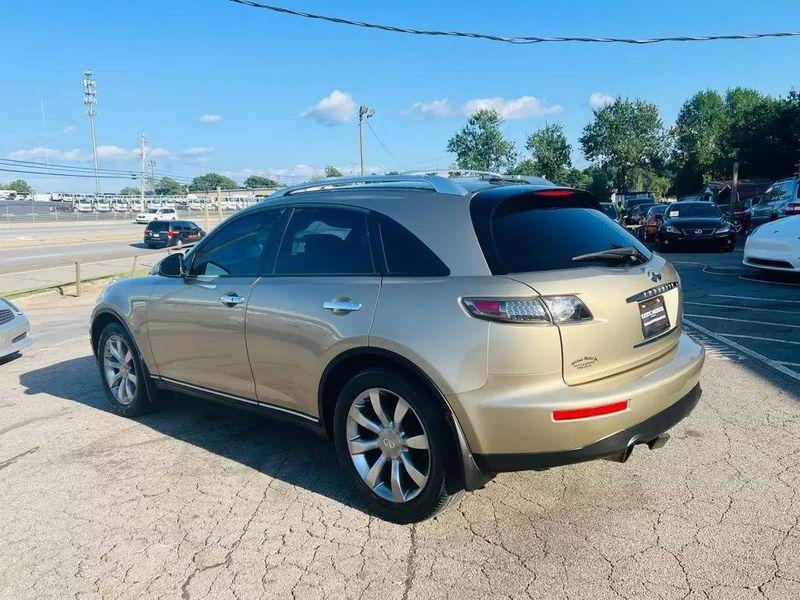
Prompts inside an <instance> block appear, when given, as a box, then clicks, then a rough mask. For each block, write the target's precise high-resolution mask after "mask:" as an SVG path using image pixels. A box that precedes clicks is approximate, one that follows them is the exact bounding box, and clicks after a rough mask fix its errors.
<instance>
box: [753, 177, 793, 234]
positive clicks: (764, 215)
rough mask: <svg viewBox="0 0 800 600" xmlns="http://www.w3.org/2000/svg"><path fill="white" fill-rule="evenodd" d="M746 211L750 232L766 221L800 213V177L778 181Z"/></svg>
mask: <svg viewBox="0 0 800 600" xmlns="http://www.w3.org/2000/svg"><path fill="white" fill-rule="evenodd" d="M746 213H747V217H746V218H745V219H744V221H745V223H744V227H745V231H747V232H748V233H750V232H751V231H752V230H753V229H755V228H756V227H758V226H759V225H763V224H764V223H769V222H770V221H775V220H776V219H782V218H783V217H791V216H793V215H800V178H799V177H791V178H789V179H782V180H781V181H776V182H775V183H773V184H772V185H771V186H769V188H767V191H766V192H764V195H763V196H761V198H759V199H758V201H757V202H754V203H753V206H751V207H750V209H749V210H747V211H746Z"/></svg>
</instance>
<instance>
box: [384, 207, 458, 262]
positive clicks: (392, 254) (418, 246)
mask: <svg viewBox="0 0 800 600" xmlns="http://www.w3.org/2000/svg"><path fill="white" fill-rule="evenodd" d="M378 229H379V230H380V234H381V246H382V248H383V258H384V261H385V264H386V274H387V275H394V276H416V277H446V276H448V275H450V269H448V268H447V265H445V264H444V263H443V262H442V261H441V259H440V258H439V257H438V256H436V254H434V253H433V251H432V250H431V249H430V248H428V247H427V246H426V245H425V244H424V243H423V242H422V241H421V240H420V239H419V238H418V237H417V236H415V235H414V234H413V233H411V232H410V231H409V230H408V229H406V228H405V227H403V226H402V225H400V223H398V222H397V221H394V220H392V219H390V218H388V217H385V216H379V217H378Z"/></svg>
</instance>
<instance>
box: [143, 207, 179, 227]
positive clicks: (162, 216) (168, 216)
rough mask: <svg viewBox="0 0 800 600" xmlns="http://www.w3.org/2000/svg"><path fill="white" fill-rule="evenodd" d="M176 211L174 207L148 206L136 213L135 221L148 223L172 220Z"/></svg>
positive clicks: (176, 214)
mask: <svg viewBox="0 0 800 600" xmlns="http://www.w3.org/2000/svg"><path fill="white" fill-rule="evenodd" d="M177 218H178V213H176V212H175V209H174V208H148V209H147V210H145V211H144V212H140V213H139V214H138V215H136V222H137V223H150V222H151V221H174V220H175V219H177Z"/></svg>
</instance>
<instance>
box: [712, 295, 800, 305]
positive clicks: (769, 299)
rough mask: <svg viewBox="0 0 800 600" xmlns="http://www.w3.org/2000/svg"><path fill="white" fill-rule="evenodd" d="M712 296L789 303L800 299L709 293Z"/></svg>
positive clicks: (798, 302) (797, 301) (794, 302)
mask: <svg viewBox="0 0 800 600" xmlns="http://www.w3.org/2000/svg"><path fill="white" fill-rule="evenodd" d="M709 296H713V297H714V298H739V299H740V300H762V301H764V302H788V303H790V304H800V300H779V299H778V298H757V297H756V296H731V295H730V294H709Z"/></svg>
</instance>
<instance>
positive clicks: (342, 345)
mask: <svg viewBox="0 0 800 600" xmlns="http://www.w3.org/2000/svg"><path fill="white" fill-rule="evenodd" d="M367 217H368V215H367V213H366V211H363V210H359V209H354V208H346V207H339V206H332V205H325V206H306V207H300V208H295V209H294V211H293V213H292V216H291V218H290V220H289V224H288V226H287V228H286V233H285V234H284V236H283V242H282V243H281V248H280V251H279V253H278V259H277V261H276V265H275V272H274V275H273V276H271V277H263V278H261V279H260V280H259V281H258V282H257V283H256V284H255V285H254V286H253V289H252V292H251V295H250V302H249V304H248V309H247V348H248V352H249V356H250V364H251V365H252V368H253V375H254V377H255V382H256V392H257V395H258V399H259V400H260V401H261V402H264V403H267V404H270V405H273V406H279V407H282V408H286V409H289V410H292V411H296V412H300V413H303V414H306V415H312V416H314V415H316V413H317V386H318V385H319V381H320V378H321V375H322V371H323V369H324V368H325V366H327V364H328V363H329V362H330V360H331V359H332V358H333V357H334V356H336V355H338V354H339V353H340V352H343V351H345V350H347V349H348V348H350V347H354V346H366V345H367V343H368V336H369V330H370V325H371V323H372V318H373V315H374V313H375V306H376V303H377V299H378V292H379V290H380V286H381V278H380V275H379V274H378V272H377V269H376V267H375V261H374V260H373V256H372V250H371V241H370V235H369V227H368V218H367Z"/></svg>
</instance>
